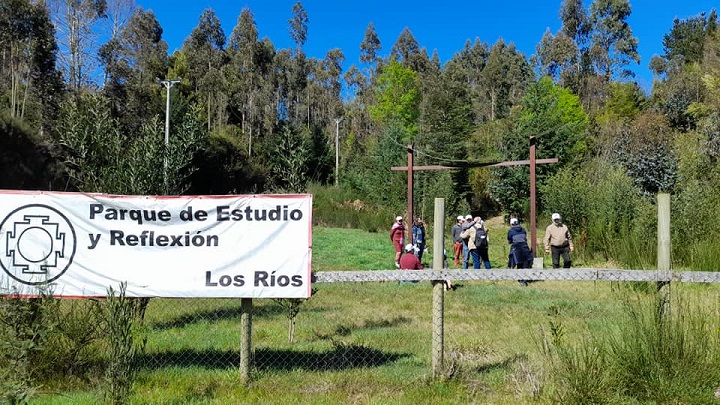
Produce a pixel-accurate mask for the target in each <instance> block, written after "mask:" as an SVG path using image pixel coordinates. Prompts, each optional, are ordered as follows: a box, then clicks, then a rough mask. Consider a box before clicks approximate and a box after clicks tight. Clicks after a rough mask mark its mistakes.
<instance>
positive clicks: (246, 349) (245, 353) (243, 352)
mask: <svg viewBox="0 0 720 405" xmlns="http://www.w3.org/2000/svg"><path fill="white" fill-rule="evenodd" d="M252 308H253V304H252V298H241V304H240V380H241V381H242V383H243V384H247V383H249V382H250V366H251V365H252Z"/></svg>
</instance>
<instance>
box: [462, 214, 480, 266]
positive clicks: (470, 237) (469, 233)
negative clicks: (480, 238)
mask: <svg viewBox="0 0 720 405" xmlns="http://www.w3.org/2000/svg"><path fill="white" fill-rule="evenodd" d="M481 227H482V224H481V223H480V217H475V219H474V220H473V221H472V225H471V226H469V227H468V228H467V229H465V230H464V231H463V233H462V234H460V237H462V238H463V240H467V245H468V250H469V251H470V256H472V260H473V268H474V269H479V268H480V254H479V252H478V249H477V246H475V234H476V233H477V231H478V229H480V228H481ZM468 264H469V263H468V261H466V262H465V263H463V269H467V268H468Z"/></svg>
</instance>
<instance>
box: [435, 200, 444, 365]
mask: <svg viewBox="0 0 720 405" xmlns="http://www.w3.org/2000/svg"><path fill="white" fill-rule="evenodd" d="M434 213H435V217H434V218H433V227H434V228H433V270H441V269H442V268H443V267H444V266H443V262H444V259H445V258H444V250H445V199H444V198H436V199H435V212H434ZM432 283H433V299H432V375H433V378H437V377H439V376H440V375H441V373H442V371H443V359H444V356H445V355H444V353H445V349H444V345H445V281H444V280H434V281H433V282H432Z"/></svg>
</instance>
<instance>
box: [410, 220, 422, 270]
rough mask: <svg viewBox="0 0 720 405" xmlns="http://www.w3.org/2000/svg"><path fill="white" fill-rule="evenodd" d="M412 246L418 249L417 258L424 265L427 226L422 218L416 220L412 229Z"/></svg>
mask: <svg viewBox="0 0 720 405" xmlns="http://www.w3.org/2000/svg"><path fill="white" fill-rule="evenodd" d="M412 244H413V245H415V247H417V252H415V256H417V258H418V259H419V260H420V262H421V263H422V255H423V252H424V251H425V224H424V223H423V220H422V219H420V217H417V218H415V223H414V224H413V227H412Z"/></svg>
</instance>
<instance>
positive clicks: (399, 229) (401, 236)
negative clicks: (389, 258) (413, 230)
mask: <svg viewBox="0 0 720 405" xmlns="http://www.w3.org/2000/svg"><path fill="white" fill-rule="evenodd" d="M390 241H392V244H393V246H394V247H395V267H397V268H400V255H401V254H402V250H403V245H404V244H405V225H404V224H403V217H402V216H400V215H398V216H397V217H395V223H394V224H393V225H392V228H391V229H390Z"/></svg>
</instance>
